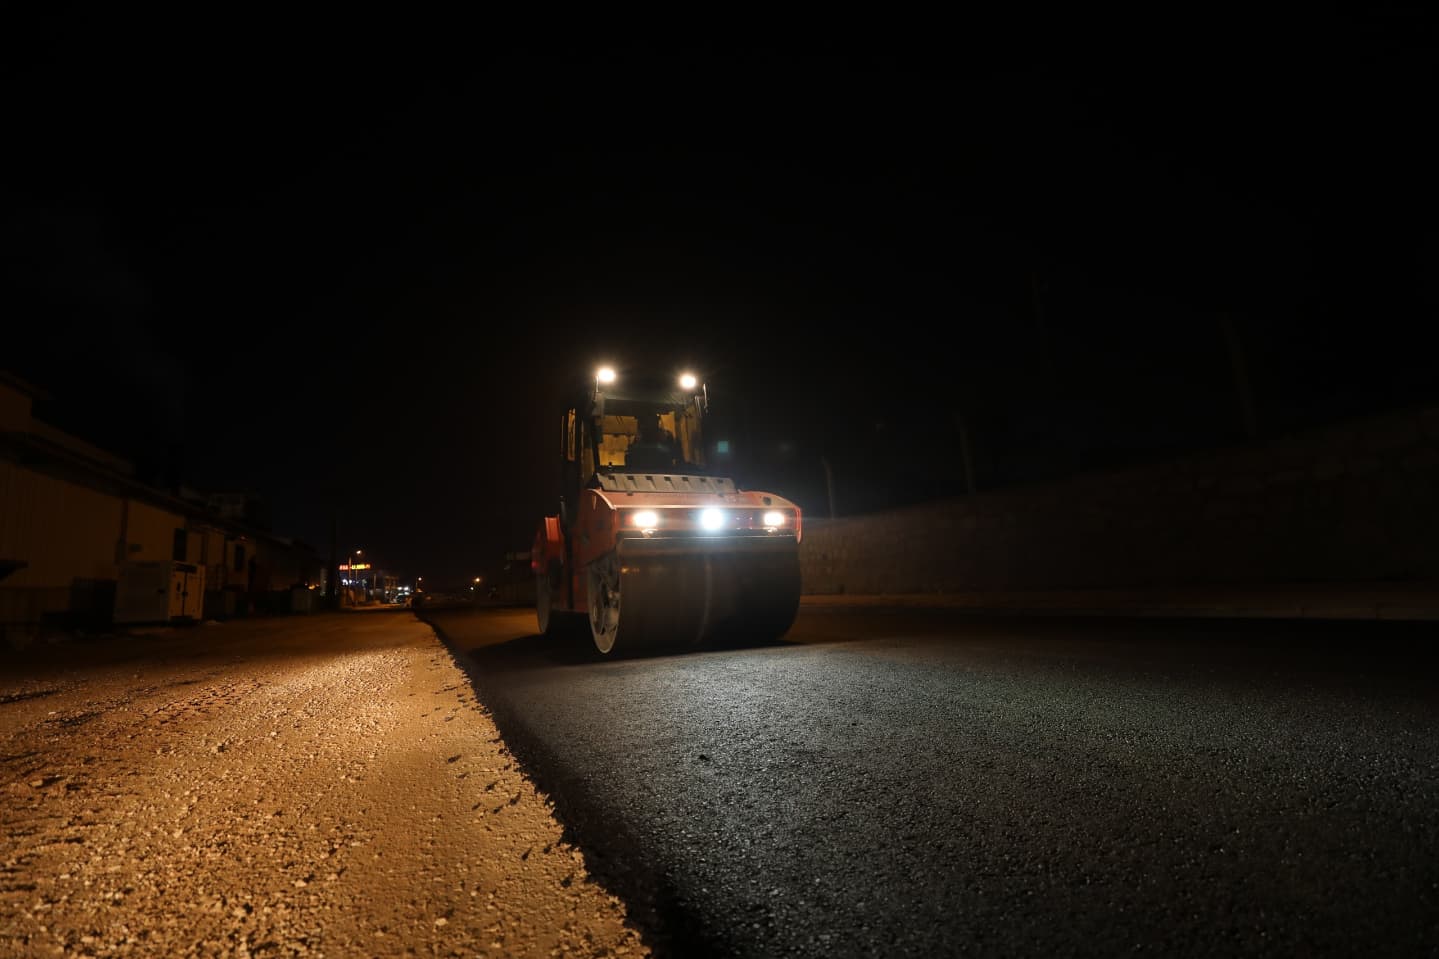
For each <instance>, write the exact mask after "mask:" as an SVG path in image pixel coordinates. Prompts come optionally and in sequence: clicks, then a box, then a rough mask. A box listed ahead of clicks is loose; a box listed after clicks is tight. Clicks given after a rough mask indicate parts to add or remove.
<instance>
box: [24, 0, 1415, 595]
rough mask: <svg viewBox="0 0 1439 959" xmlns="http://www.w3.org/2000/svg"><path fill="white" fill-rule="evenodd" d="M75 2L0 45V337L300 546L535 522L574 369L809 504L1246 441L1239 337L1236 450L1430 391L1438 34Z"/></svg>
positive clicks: (143, 447)
mask: <svg viewBox="0 0 1439 959" xmlns="http://www.w3.org/2000/svg"><path fill="white" fill-rule="evenodd" d="M92 26H93V29H91V28H86V29H83V30H82V29H81V28H80V26H79V25H77V24H74V23H56V24H52V25H49V26H48V27H47V28H45V29H43V30H37V31H36V32H35V34H34V35H33V36H32V37H31V38H30V42H26V43H16V47H17V49H16V50H14V51H13V52H12V55H11V56H9V57H8V58H7V64H6V66H5V68H4V69H5V84H6V90H7V93H8V96H7V101H8V105H9V109H8V110H7V115H6V118H5V121H4V122H5V124H6V127H7V136H6V140H7V141H8V144H9V146H8V148H7V150H6V154H7V158H8V160H9V161H10V164H11V172H10V174H9V175H8V176H7V177H6V180H5V186H4V201H5V202H4V207H3V226H0V246H3V249H4V288H5V293H6V302H5V306H4V310H5V313H6V314H7V319H6V322H5V329H6V335H5V347H4V362H3V364H0V365H3V366H4V367H5V368H7V369H9V370H11V371H12V372H14V373H16V374H18V375H20V376H22V377H25V378H27V379H29V380H31V381H32V382H34V383H35V384H36V385H38V386H40V387H41V388H42V389H44V390H46V391H47V392H48V393H49V394H51V396H52V397H53V399H52V400H50V401H48V402H45V403H42V404H41V405H40V406H39V408H38V410H37V412H38V413H39V414H40V415H41V416H43V417H46V418H48V419H50V420H51V421H52V422H55V423H57V424H58V425H60V426H62V427H64V428H67V429H70V430H72V431H73V432H76V433H78V434H80V435H82V436H84V437H86V438H89V439H91V440H93V441H95V442H98V443H100V444H103V445H105V446H107V447H109V448H112V449H114V450H116V451H117V452H121V453H123V454H125V455H127V456H129V457H131V458H132V459H133V460H134V461H135V462H136V463H137V464H139V466H140V469H141V470H142V472H143V473H144V474H145V475H146V476H147V477H150V478H152V479H154V480H155V481H156V482H161V483H165V484H173V483H175V482H183V483H185V484H186V485H188V486H191V487H195V488H200V489H205V490H247V491H250V492H252V493H254V494H255V495H257V496H259V497H260V498H261V500H262V501H263V502H264V503H265V504H266V508H267V510H268V513H269V516H270V521H271V523H272V525H273V527H274V529H275V530H276V531H277V532H279V533H282V534H286V535H293V536H297V537H299V538H300V539H302V540H305V541H307V542H310V543H312V544H314V545H315V546H316V547H317V548H319V549H320V551H321V553H322V555H328V552H329V546H330V531H331V522H332V518H333V520H334V522H335V523H336V525H337V527H338V530H339V539H338V545H339V549H340V551H341V552H342V553H343V552H347V551H348V550H349V549H351V548H354V547H356V546H359V547H362V548H365V549H366V550H367V552H369V553H370V554H371V555H372V556H374V557H375V558H376V560H377V561H378V562H379V563H381V564H382V565H389V566H392V567H394V568H396V569H397V570H399V571H400V572H402V573H403V574H405V575H415V574H424V575H426V576H427V579H430V578H432V577H433V578H434V579H443V578H447V577H452V578H459V577H465V576H468V575H469V573H470V572H471V571H473V572H475V573H479V572H483V571H486V570H489V569H490V568H492V567H493V566H494V563H495V560H496V558H497V557H498V556H499V555H500V554H502V553H503V552H504V551H506V550H515V549H525V548H527V547H528V543H529V539H530V536H531V531H532V529H533V527H534V525H535V523H536V522H537V520H538V518H539V516H540V515H542V514H543V513H544V512H546V511H553V509H554V497H555V495H556V494H557V487H556V485H555V480H556V464H555V455H556V451H555V450H554V449H553V448H552V440H553V434H554V432H555V429H554V426H553V422H554V417H555V414H556V412H557V403H558V390H559V389H560V386H561V384H562V383H563V382H565V381H566V380H567V379H569V378H572V377H574V376H577V375H583V374H584V373H586V372H587V371H589V370H591V369H592V368H593V366H594V365H595V363H596V362H597V361H599V360H609V361H613V362H617V363H620V364H626V363H628V364H635V365H644V364H656V365H660V366H661V367H662V368H665V369H676V368H678V367H679V366H681V365H687V366H691V367H693V368H695V369H697V370H698V371H700V372H701V373H702V374H703V375H704V377H705V378H706V379H707V381H708V383H709V386H710V391H711V398H712V403H713V405H714V407H715V410H716V414H715V416H716V423H715V426H716V428H717V429H723V430H724V431H725V435H727V436H730V437H732V442H733V443H734V446H735V449H736V452H737V460H738V462H737V467H736V472H737V478H738V479H739V480H740V482H741V483H742V485H747V486H750V487H753V488H759V487H764V488H768V489H771V490H773V491H775V492H779V493H781V494H784V495H789V496H791V497H792V498H794V499H795V500H797V501H798V502H799V503H800V505H801V506H803V507H804V508H805V509H806V510H807V511H810V512H812V513H814V514H816V515H822V514H824V513H825V512H827V511H828V508H829V506H828V503H827V501H826V495H825V483H824V469H823V464H824V463H825V462H828V463H829V464H830V466H831V468H832V470H833V475H834V481H835V499H836V502H835V507H836V509H837V511H838V512H839V513H840V514H842V515H843V514H849V513H856V512H862V511H866V510H871V509H878V508H882V507H885V506H888V505H902V504H909V503H916V502H922V501H924V500H926V499H929V498H932V497H938V496H946V495H953V494H956V493H959V492H962V490H963V489H964V479H963V470H962V468H961V466H960V463H961V459H960V456H959V453H958V449H959V444H958V440H957V437H958V436H959V429H960V426H961V424H962V425H963V427H964V428H965V430H966V432H967V434H968V436H969V439H970V443H971V447H972V450H973V454H974V464H975V480H976V483H977V486H978V487H979V488H980V489H981V490H983V489H995V488H1003V487H1006V486H1012V485H1014V484H1017V483H1025V482H1033V481H1038V480H1042V479H1046V478H1052V477H1058V476H1063V475H1066V474H1068V473H1072V472H1074V471H1078V470H1083V469H1090V468H1096V467H1102V466H1107V465H1117V464H1122V463H1129V462H1137V461H1145V460H1151V459H1154V458H1158V457H1163V456H1167V455H1173V454H1175V453H1179V452H1183V451H1187V450H1196V449H1204V448H1209V447H1214V446H1220V445H1225V444H1232V443H1240V442H1245V441H1246V440H1248V439H1249V438H1250V435H1251V433H1250V427H1251V423H1250V422H1249V421H1248V420H1247V419H1246V416H1245V413H1244V406H1243V403H1242V402H1241V400H1240V398H1239V397H1240V394H1239V393H1238V391H1237V390H1236V387H1235V366H1234V363H1233V358H1234V356H1235V355H1236V351H1235V348H1237V355H1239V356H1241V357H1242V360H1243V366H1244V369H1245V374H1246V376H1247V379H1248V382H1249V383H1250V386H1251V389H1252V398H1253V411H1254V416H1253V421H1252V426H1253V428H1254V431H1255V433H1254V435H1255V436H1257V437H1258V438H1261V439H1262V438H1263V437H1264V436H1267V435H1273V434H1276V433H1280V432H1283V431H1286V430H1291V429H1295V428H1298V427H1302V426H1305V425H1310V424H1317V423H1322V422H1327V421H1330V420H1333V419H1335V418H1338V417H1343V416H1349V415H1358V414H1362V413H1365V412H1370V411H1377V410H1381V409H1386V408H1392V407H1396V406H1403V405H1409V404H1415V403H1423V402H1431V401H1434V400H1436V399H1439V390H1436V384H1435V382H1434V380H1435V378H1434V376H1433V372H1432V371H1433V367H1434V359H1433V357H1434V353H1433V343H1432V340H1433V336H1432V333H1431V332H1430V329H1431V328H1432V327H1433V325H1434V320H1435V317H1436V312H1439V224H1436V219H1435V215H1436V203H1435V200H1436V188H1435V182H1436V170H1439V156H1436V152H1439V151H1436V149H1435V146H1434V140H1435V137H1434V116H1435V103H1436V99H1435V93H1436V90H1439V88H1436V83H1435V79H1436V78H1435V66H1434V64H1435V57H1434V49H1435V47H1434V44H1433V40H1434V36H1433V32H1432V30H1431V29H1430V28H1429V25H1428V24H1427V22H1426V21H1420V20H1418V19H1415V18H1408V17H1402V16H1398V15H1389V16H1386V17H1383V18H1379V17H1376V18H1373V19H1352V20H1340V19H1323V18H1319V19H1308V20H1295V21H1292V22H1283V23H1273V24H1260V23H1257V22H1255V21H1253V20H1246V21H1243V22H1223V21H1219V20H1216V21H1213V22H1208V23H1206V22H1193V23H1189V22H1180V21H1178V20H1175V21H1173V22H1159V21H1147V22H1144V23H1118V22H1116V23H1113V24H1097V23H1078V24H1064V25H1053V24H1051V25H1050V26H1051V27H1052V29H1043V30H1041V29H1039V28H1037V27H1035V25H1033V24H1027V25H1026V24H1015V25H1010V26H1008V27H1006V28H998V27H996V28H993V29H990V28H981V27H978V26H975V25H971V26H969V27H965V26H962V25H950V26H948V27H946V28H944V29H942V30H941V29H939V27H938V26H935V27H934V28H932V29H926V28H925V27H924V26H923V25H922V24H914V25H912V26H911V27H910V28H909V29H910V30H911V31H912V33H911V34H906V32H905V31H902V30H898V29H896V30H890V31H880V30H874V31H864V30H860V29H855V30H854V31H853V32H852V34H851V35H849V36H847V37H844V38H843V39H840V38H838V37H833V38H829V39H823V40H821V39H816V38H813V37H810V38H806V39H805V40H804V41H803V42H801V41H800V40H798V39H793V38H791V39H790V40H789V41H788V42H780V41H778V40H776V41H774V42H772V43H766V42H763V40H762V38H760V37H756V36H751V37H749V38H748V39H747V40H740V39H735V38H734V37H729V38H727V39H726V40H724V41H720V40H717V39H709V34H708V32H705V31H698V30H695V31H691V30H677V31H676V32H675V34H674V35H672V36H670V37H667V38H665V37H660V38H656V37H655V36H653V35H651V34H648V33H643V32H635V33H632V34H622V33H620V32H619V31H616V34H615V35H614V36H601V35H599V34H595V35H592V36H589V37H587V38H585V42H583V43H581V42H578V41H576V40H575V39H574V37H570V38H567V39H565V40H563V41H561V40H556V39H552V38H549V37H547V36H545V35H544V34H543V33H540V32H537V31H536V30H535V29H534V28H531V29H528V30H525V31H513V32H512V31H507V30H505V29H500V28H496V29H491V30H475V29H461V28H460V26H459V25H446V24H444V23H441V22H434V23H428V24H423V25H418V24H417V25H413V26H411V27H409V28H407V29H390V28H389V27H388V26H387V27H385V28H383V29H380V28H376V29H374V30H373V31H371V32H370V33H368V34H367V35H359V34H357V35H355V36H351V35H349V34H344V35H343V36H342V35H340V34H339V33H338V32H334V33H332V32H327V31H324V30H313V31H312V30H308V29H306V30H299V29H296V30H289V29H286V30H282V29H280V27H279V25H277V24H275V23H264V24H249V25H237V24H222V23H219V22H216V23H213V24H201V23H196V22H189V23H187V24H186V25H185V27H184V30H183V31H182V32H181V35H179V36H177V35H176V34H175V33H174V32H173V30H174V29H176V28H174V26H173V25H172V26H171V28H170V29H169V30H164V29H160V28H159V26H158V25H157V26H156V28H155V29H153V30H150V29H146V28H145V27H143V26H141V25H137V24H127V25H124V27H123V28H122V27H121V26H120V25H115V26H113V27H110V26H108V25H92ZM651 26H653V25H651ZM1061 27H1062V28H1061ZM617 37H622V38H620V39H617ZM694 37H702V38H705V39H693V38H694ZM1226 330H1227V331H1229V334H1231V335H1229V336H1228V337H1227V336H1226Z"/></svg>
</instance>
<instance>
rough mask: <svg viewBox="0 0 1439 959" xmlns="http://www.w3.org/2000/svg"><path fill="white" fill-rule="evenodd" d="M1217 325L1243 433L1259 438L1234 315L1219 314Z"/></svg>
mask: <svg viewBox="0 0 1439 959" xmlns="http://www.w3.org/2000/svg"><path fill="white" fill-rule="evenodd" d="M1219 327H1220V329H1221V330H1222V331H1223V333H1224V342H1225V345H1226V346H1228V347H1229V368H1230V371H1231V373H1232V374H1233V377H1234V392H1235V393H1236V394H1237V395H1238V398H1239V413H1240V416H1241V417H1242V418H1243V423H1244V435H1245V437H1246V438H1247V439H1249V440H1251V441H1252V440H1256V439H1258V438H1259V416H1258V414H1257V413H1256V412H1255V408H1254V391H1253V389H1252V388H1251V387H1250V385H1249V364H1248V363H1247V362H1246V359H1245V355H1244V343H1243V341H1242V340H1240V339H1239V331H1238V330H1237V329H1235V326H1234V317H1232V316H1230V315H1229V314H1228V313H1220V314H1219Z"/></svg>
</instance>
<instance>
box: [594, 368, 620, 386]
mask: <svg viewBox="0 0 1439 959" xmlns="http://www.w3.org/2000/svg"><path fill="white" fill-rule="evenodd" d="M595 379H597V380H599V381H600V382H601V383H613V382H614V381H615V371H614V369H613V368H612V367H609V366H602V367H600V369H599V372H597V373H596V374H595Z"/></svg>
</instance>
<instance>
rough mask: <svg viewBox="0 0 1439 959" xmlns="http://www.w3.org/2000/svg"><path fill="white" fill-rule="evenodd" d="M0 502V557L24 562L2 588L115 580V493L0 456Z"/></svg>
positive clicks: (119, 505)
mask: <svg viewBox="0 0 1439 959" xmlns="http://www.w3.org/2000/svg"><path fill="white" fill-rule="evenodd" d="M0 504H3V507H4V508H3V509H0V558H5V559H22V560H24V561H25V562H26V563H27V564H28V565H27V566H26V567H25V568H24V569H21V570H19V571H17V572H15V573H13V574H11V575H10V576H9V577H8V578H6V579H5V580H4V581H3V584H4V586H5V587H7V588H37V587H39V588H63V589H66V590H68V589H69V588H70V584H71V582H72V581H73V580H74V579H75V578H76V577H77V576H78V577H83V578H94V579H114V578H115V575H116V568H117V567H116V565H115V548H116V545H117V543H118V541H119V536H120V514H121V509H122V503H121V501H120V500H119V499H117V498H116V497H113V496H107V495H106V494H104V493H99V492H96V491H95V490H92V489H87V488H86V487H84V486H79V485H76V484H75V483H69V482H66V481H65V480H62V479H57V478H56V477H53V476H46V475H45V474H43V473H37V472H35V471H33V470H29V469H26V468H25V467H23V466H17V465H15V464H13V463H9V462H5V461H3V460H0ZM167 555H168V554H167Z"/></svg>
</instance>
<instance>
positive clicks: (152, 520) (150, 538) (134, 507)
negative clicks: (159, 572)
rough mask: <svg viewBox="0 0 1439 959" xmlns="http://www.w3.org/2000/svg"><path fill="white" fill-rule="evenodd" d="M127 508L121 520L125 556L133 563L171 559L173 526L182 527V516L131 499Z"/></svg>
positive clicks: (183, 519) (172, 552)
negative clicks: (123, 531)
mask: <svg viewBox="0 0 1439 959" xmlns="http://www.w3.org/2000/svg"><path fill="white" fill-rule="evenodd" d="M129 509H130V515H129V518H128V519H127V520H126V523H125V542H126V553H125V558H126V559H127V560H128V561H130V562H135V563H148V562H153V561H156V560H163V559H173V558H174V556H175V530H177V529H184V528H185V517H183V516H180V515H179V514H177V513H170V512H167V511H165V510H162V509H157V508H156V507H154V506H150V505H148V504H146V503H141V502H139V501H138V500H133V499H132V500H130V501H129Z"/></svg>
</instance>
